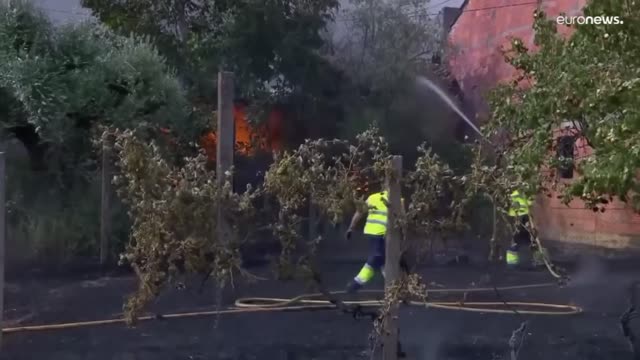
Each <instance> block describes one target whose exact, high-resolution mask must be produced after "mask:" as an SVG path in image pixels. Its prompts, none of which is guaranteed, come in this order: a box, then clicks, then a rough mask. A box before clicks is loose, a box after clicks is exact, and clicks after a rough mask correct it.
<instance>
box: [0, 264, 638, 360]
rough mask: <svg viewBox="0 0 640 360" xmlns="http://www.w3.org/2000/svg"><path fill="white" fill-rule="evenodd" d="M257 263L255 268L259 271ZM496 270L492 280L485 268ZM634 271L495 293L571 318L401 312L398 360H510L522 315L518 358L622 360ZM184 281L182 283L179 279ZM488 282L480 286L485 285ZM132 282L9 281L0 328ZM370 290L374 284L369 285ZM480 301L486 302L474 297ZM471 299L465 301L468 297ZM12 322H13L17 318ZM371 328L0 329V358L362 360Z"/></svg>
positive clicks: (329, 318)
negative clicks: (524, 326)
mask: <svg viewBox="0 0 640 360" xmlns="http://www.w3.org/2000/svg"><path fill="white" fill-rule="evenodd" d="M359 267H360V264H357V263H352V264H331V265H328V266H327V268H326V270H325V273H324V275H325V280H326V282H327V284H329V285H330V287H331V288H339V289H341V288H342V287H343V286H344V285H345V283H346V282H347V281H348V280H349V278H351V277H352V276H353V275H354V274H355V272H356V271H357V270H358V268H359ZM262 271H264V270H260V269H258V270H256V272H258V273H260V272H262ZM487 271H488V270H486V269H481V268H474V267H471V266H466V267H459V268H454V267H437V268H424V269H421V270H420V272H421V273H422V274H423V275H424V277H425V278H426V279H427V281H428V282H434V283H436V284H443V285H446V286H447V287H463V286H473V285H476V286H477V285H478V284H480V285H485V286H486V285H487V282H486V281H487V277H486V274H487ZM491 273H493V274H494V276H493V278H494V282H495V283H496V284H497V285H509V284H516V283H536V282H547V281H551V280H552V279H551V278H550V276H549V275H547V274H546V273H544V272H537V273H535V272H509V273H505V271H504V270H503V271H496V270H491ZM497 273H499V275H496V274H497ZM638 275H640V269H638V270H635V271H634V270H629V269H626V270H606V269H602V268H599V269H598V270H597V271H595V270H593V269H591V270H590V271H588V272H584V271H583V272H580V273H578V274H577V275H576V276H575V282H574V283H572V285H571V286H570V287H565V288H558V287H552V288H546V289H532V290H527V291H515V292H503V293H501V295H502V297H503V298H504V299H506V300H523V301H524V300H528V301H548V302H553V303H563V304H564V303H574V304H578V305H580V306H583V307H584V308H585V313H584V314H581V315H577V316H536V317H532V316H518V315H516V314H479V313H470V312H461V311H447V310H436V309H424V308H419V307H408V308H403V310H402V312H401V338H402V340H403V345H404V347H405V350H406V352H407V353H408V359H420V360H436V359H438V360H475V359H478V360H494V359H496V360H497V359H509V355H508V345H507V342H508V339H509V337H510V336H511V332H512V331H513V330H514V329H515V328H517V327H518V326H519V324H520V323H521V322H522V320H524V319H528V320H530V327H529V328H528V331H527V336H526V340H525V341H526V342H525V344H524V346H523V347H522V350H521V353H520V357H519V359H520V360H533V359H553V360H565V359H566V360H569V359H571V360H578V359H579V360H590V359H594V360H595V359H615V360H623V359H629V358H630V356H631V354H630V352H629V350H628V346H627V344H626V341H625V339H624V338H623V337H622V335H621V331H620V328H619V322H618V318H619V316H620V314H621V313H622V312H623V311H624V308H625V305H626V293H625V291H626V287H628V285H629V283H630V282H631V281H632V280H633V279H634V278H637V277H638ZM187 285H189V284H187ZM489 285H490V283H489ZM134 287H135V280H134V279H133V278H132V277H131V276H119V277H104V276H103V277H100V276H94V277H87V278H85V279H77V278H76V279H72V278H65V279H52V278H50V279H46V280H45V279H42V278H41V279H40V280H38V279H33V278H32V279H29V278H23V279H21V280H14V281H10V282H9V283H8V284H7V289H6V302H5V303H6V305H5V309H6V313H5V318H6V319H7V320H8V321H9V322H10V323H9V324H7V325H6V326H15V325H17V323H18V322H19V323H20V325H32V324H47V323H56V322H72V321H85V320H99V319H105V318H113V317H117V316H119V315H120V313H121V309H122V303H123V297H125V296H126V294H127V293H129V292H130V291H131V290H133V288H134ZM372 287H377V288H380V287H381V283H380V281H378V283H377V284H374V285H373V286H372ZM301 292H305V286H304V284H300V283H295V282H290V283H281V282H274V281H261V282H258V283H255V284H248V285H247V284H239V285H237V286H236V288H235V289H234V290H232V291H231V290H229V291H227V292H226V293H225V294H224V295H223V296H222V297H221V298H222V301H223V302H224V303H226V304H230V303H232V302H233V299H235V298H237V297H241V296H274V297H285V296H293V295H295V294H298V293H301ZM482 297H483V298H482V299H480V298H478V297H476V298H478V299H479V300H495V294H485V295H483V296H482ZM216 298H217V297H216V296H215V294H214V291H213V290H212V289H210V288H208V289H206V290H205V291H204V292H203V293H201V294H200V293H198V291H197V289H195V288H192V287H190V286H187V288H186V289H183V290H171V291H168V292H167V293H166V294H164V295H163V296H162V297H161V298H160V299H159V300H158V301H157V303H155V304H154V305H153V306H152V307H151V309H150V311H152V312H158V313H169V312H182V311H189V310H203V309H211V308H213V307H214V306H213V305H212V304H214V303H215V301H216ZM470 300H474V298H473V297H471V298H467V301H470ZM20 319H21V321H20ZM370 330H371V323H370V321H368V320H356V319H353V318H351V317H349V316H346V315H344V314H339V313H337V312H336V311H332V310H326V311H306V312H305V311H303V312H272V313H253V314H251V313H245V314H234V315H223V316H220V317H217V318H216V317H199V318H188V319H175V320H152V321H146V322H142V323H140V324H139V325H138V326H137V327H136V328H126V327H125V326H124V325H119V324H116V325H104V326H96V327H85V328H76V329H65V330H53V331H40V332H22V333H11V334H5V335H4V337H3V347H2V351H1V355H0V358H1V359H10V360H21V359H34V360H75V359H90V360H107V359H113V360H116V359H117V360H120V359H121V360H151V359H153V360H165V359H166V360H202V359H220V360H223V359H224V360H232V359H245V360H249V359H260V360H262V359H264V360H298V359H299V360H302V359H304V360H311V359H317V360H324V359H327V360H329V359H331V360H339V359H363V358H366V354H364V353H363V352H364V351H365V350H366V348H367V346H368V339H367V338H368V334H369V333H370Z"/></svg>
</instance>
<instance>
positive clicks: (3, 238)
mask: <svg viewBox="0 0 640 360" xmlns="http://www.w3.org/2000/svg"><path fill="white" fill-rule="evenodd" d="M3 147H4V146H3ZM6 161H7V160H6V151H4V149H3V150H2V152H0V329H3V328H4V271H5V264H6V254H5V250H6V242H7V229H6V213H7V205H6V186H7V164H6ZM0 346H2V330H0Z"/></svg>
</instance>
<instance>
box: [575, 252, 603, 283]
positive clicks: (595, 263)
mask: <svg viewBox="0 0 640 360" xmlns="http://www.w3.org/2000/svg"><path fill="white" fill-rule="evenodd" d="M606 275H607V270H606V267H605V264H604V262H603V260H602V259H600V258H598V257H597V256H594V255H585V256H582V257H581V258H580V260H579V261H578V265H577V268H576V271H575V274H574V275H573V276H571V282H570V286H590V285H595V284H597V283H601V282H602V281H605V280H606V278H607V276H606Z"/></svg>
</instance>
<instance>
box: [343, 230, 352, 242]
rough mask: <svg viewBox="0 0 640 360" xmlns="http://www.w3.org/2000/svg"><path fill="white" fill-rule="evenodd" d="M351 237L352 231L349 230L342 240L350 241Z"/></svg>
mask: <svg viewBox="0 0 640 360" xmlns="http://www.w3.org/2000/svg"><path fill="white" fill-rule="evenodd" d="M351 235H353V230H351V229H349V230H347V232H346V233H344V238H345V239H346V240H351Z"/></svg>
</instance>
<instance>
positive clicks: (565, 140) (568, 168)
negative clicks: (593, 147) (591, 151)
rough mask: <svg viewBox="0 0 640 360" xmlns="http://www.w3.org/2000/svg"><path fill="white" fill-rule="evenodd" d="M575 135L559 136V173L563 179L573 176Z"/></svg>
mask: <svg viewBox="0 0 640 360" xmlns="http://www.w3.org/2000/svg"><path fill="white" fill-rule="evenodd" d="M575 144H576V138H575V136H561V137H559V138H558V174H559V175H560V177H561V178H563V179H572V178H573V169H574V160H575V155H574V148H575Z"/></svg>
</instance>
